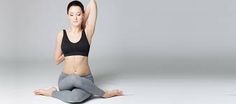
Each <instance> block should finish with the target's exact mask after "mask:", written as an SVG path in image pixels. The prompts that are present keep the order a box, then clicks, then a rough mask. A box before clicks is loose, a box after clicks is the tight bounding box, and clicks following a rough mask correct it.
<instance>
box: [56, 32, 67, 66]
mask: <svg viewBox="0 0 236 104" xmlns="http://www.w3.org/2000/svg"><path fill="white" fill-rule="evenodd" d="M62 37H63V31H61V32H59V33H58V34H57V39H56V47H55V53H54V61H55V63H56V64H57V65H58V64H60V63H61V62H63V61H64V59H65V58H64V54H63V53H62V50H61V42H62Z"/></svg>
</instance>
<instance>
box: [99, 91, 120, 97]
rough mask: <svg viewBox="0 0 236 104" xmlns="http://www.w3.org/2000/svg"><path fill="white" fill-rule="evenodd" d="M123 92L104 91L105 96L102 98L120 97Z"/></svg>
mask: <svg viewBox="0 0 236 104" xmlns="http://www.w3.org/2000/svg"><path fill="white" fill-rule="evenodd" d="M122 95H123V92H122V91H121V90H118V89H116V90H110V91H105V94H104V95H103V97H104V98H110V97H114V96H122Z"/></svg>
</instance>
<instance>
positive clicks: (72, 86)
mask: <svg viewBox="0 0 236 104" xmlns="http://www.w3.org/2000/svg"><path fill="white" fill-rule="evenodd" d="M58 87H59V91H54V92H53V93H52V97H55V98H57V99H60V100H61V101H64V102H67V103H77V102H83V101H85V100H86V99H88V98H89V97H91V96H98V97H102V96H103V94H104V93H105V92H104V91H103V90H101V89H100V88H98V87H97V86H96V85H95V84H94V79H93V76H92V74H89V75H87V76H83V77H81V76H79V75H74V74H72V75H68V74H65V73H63V72H62V73H61V75H60V77H59V80H58Z"/></svg>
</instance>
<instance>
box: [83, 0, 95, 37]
mask: <svg viewBox="0 0 236 104" xmlns="http://www.w3.org/2000/svg"><path fill="white" fill-rule="evenodd" d="M84 20H85V21H84V22H85V31H86V33H87V36H89V38H90V39H91V38H92V37H93V34H94V31H95V26H96V20H97V2H96V0H90V2H89V4H88V6H87V7H86V9H85V19H84Z"/></svg>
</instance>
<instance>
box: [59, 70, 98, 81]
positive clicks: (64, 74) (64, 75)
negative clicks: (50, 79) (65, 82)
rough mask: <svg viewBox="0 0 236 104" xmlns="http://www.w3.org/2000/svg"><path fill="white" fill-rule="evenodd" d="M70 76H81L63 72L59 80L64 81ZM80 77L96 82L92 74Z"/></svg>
mask: <svg viewBox="0 0 236 104" xmlns="http://www.w3.org/2000/svg"><path fill="white" fill-rule="evenodd" d="M70 75H75V76H80V75H78V74H67V73H64V72H61V75H60V78H59V79H63V78H64V77H66V76H70ZM80 77H83V78H86V79H89V80H91V81H93V82H94V79H93V75H92V74H91V73H89V74H88V75H86V76H80Z"/></svg>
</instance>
